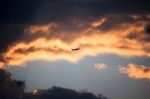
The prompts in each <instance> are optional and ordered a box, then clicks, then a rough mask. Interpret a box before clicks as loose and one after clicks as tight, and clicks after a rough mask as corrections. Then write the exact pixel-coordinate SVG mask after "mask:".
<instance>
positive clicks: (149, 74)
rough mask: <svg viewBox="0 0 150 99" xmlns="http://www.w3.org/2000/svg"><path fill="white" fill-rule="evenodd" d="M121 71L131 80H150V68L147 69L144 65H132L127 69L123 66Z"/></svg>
mask: <svg viewBox="0 0 150 99" xmlns="http://www.w3.org/2000/svg"><path fill="white" fill-rule="evenodd" d="M119 71H120V72H121V73H125V74H127V75H128V76H129V77H130V78H134V79H150V67H146V66H144V65H136V64H133V63H130V64H128V66H127V67H124V66H121V67H120V68H119Z"/></svg>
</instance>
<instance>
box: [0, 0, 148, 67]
mask: <svg viewBox="0 0 150 99" xmlns="http://www.w3.org/2000/svg"><path fill="white" fill-rule="evenodd" d="M1 4H2V5H1V7H2V9H0V12H1V14H2V16H0V23H1V24H0V67H4V66H7V65H11V66H20V65H23V64H25V63H26V62H28V61H34V60H47V61H58V60H66V61H69V62H73V63H75V62H78V61H79V60H81V59H82V58H84V57H85V56H96V55H100V54H110V53H113V54H117V55H120V56H125V57H132V56H138V57H139V56H147V57H149V56H150V48H149V46H150V43H149V41H150V13H149V12H150V6H149V4H150V1H148V0H138V1H137V0H132V1H131V0H130V1H129V0H71V1H70V0H50V1H49V0H22V1H19V0H14V1H13V2H12V1H9V0H8V1H4V2H2V3H1ZM137 9H138V10H137ZM71 48H80V50H78V51H71Z"/></svg>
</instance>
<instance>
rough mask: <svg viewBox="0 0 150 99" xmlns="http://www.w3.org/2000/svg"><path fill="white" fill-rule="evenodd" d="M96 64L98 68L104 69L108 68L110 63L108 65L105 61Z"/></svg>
mask: <svg viewBox="0 0 150 99" xmlns="http://www.w3.org/2000/svg"><path fill="white" fill-rule="evenodd" d="M94 66H95V69H97V70H103V69H106V68H108V65H106V64H104V63H97V64H95V65H94Z"/></svg>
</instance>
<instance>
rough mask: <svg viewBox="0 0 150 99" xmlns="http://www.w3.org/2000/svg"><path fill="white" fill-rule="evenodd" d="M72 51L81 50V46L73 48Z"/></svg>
mask: <svg viewBox="0 0 150 99" xmlns="http://www.w3.org/2000/svg"><path fill="white" fill-rule="evenodd" d="M71 50H72V51H76V50H80V48H72V49H71Z"/></svg>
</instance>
